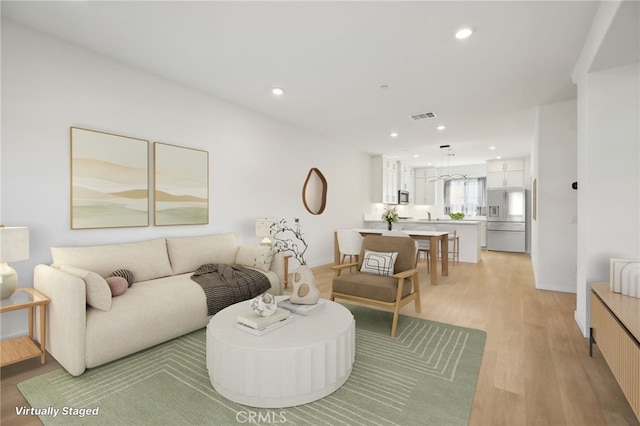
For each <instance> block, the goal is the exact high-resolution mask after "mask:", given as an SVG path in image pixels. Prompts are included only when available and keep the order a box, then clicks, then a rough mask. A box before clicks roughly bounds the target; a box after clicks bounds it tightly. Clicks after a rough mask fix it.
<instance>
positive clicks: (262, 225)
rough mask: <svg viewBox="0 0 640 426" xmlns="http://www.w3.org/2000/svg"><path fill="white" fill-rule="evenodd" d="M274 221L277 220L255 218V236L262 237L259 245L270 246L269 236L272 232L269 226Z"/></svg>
mask: <svg viewBox="0 0 640 426" xmlns="http://www.w3.org/2000/svg"><path fill="white" fill-rule="evenodd" d="M276 222H277V221H276V220H275V219H267V218H263V219H256V237H264V238H263V239H262V242H261V243H260V245H262V246H269V247H271V240H270V239H269V237H270V236H271V233H272V229H271V227H272V226H273V224H275V223H276Z"/></svg>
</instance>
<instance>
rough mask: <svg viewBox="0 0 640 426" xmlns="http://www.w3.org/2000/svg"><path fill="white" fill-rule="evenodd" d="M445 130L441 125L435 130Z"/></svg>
mask: <svg viewBox="0 0 640 426" xmlns="http://www.w3.org/2000/svg"><path fill="white" fill-rule="evenodd" d="M446 128H447V127H446V126H443V125H440V126H438V127H437V129H438V130H444V129H446Z"/></svg>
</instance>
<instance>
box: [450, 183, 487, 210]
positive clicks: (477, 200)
mask: <svg viewBox="0 0 640 426" xmlns="http://www.w3.org/2000/svg"><path fill="white" fill-rule="evenodd" d="M486 182H487V179H486V178H483V177H481V178H471V179H451V180H447V181H445V182H444V212H445V213H446V214H449V213H457V212H462V213H464V215H465V216H485V215H486V200H485V194H486Z"/></svg>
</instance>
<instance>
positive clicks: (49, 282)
mask: <svg viewBox="0 0 640 426" xmlns="http://www.w3.org/2000/svg"><path fill="white" fill-rule="evenodd" d="M51 254H52V258H53V263H52V265H38V266H36V268H35V271H34V287H35V288H36V289H37V290H38V291H40V292H41V293H43V294H45V295H46V296H47V297H48V298H49V299H50V300H51V302H50V304H49V308H48V317H47V334H48V337H47V341H46V346H47V350H48V351H49V353H50V354H51V355H53V357H54V358H55V359H56V360H57V361H58V362H59V363H60V364H61V365H62V366H63V367H64V368H65V369H66V370H67V371H68V372H69V373H70V374H72V375H74V376H78V375H80V374H82V373H83V372H84V371H85V369H86V368H92V367H96V366H99V365H102V364H105V363H107V362H109V361H113V360H115V359H118V358H121V357H123V356H125V355H129V354H131V353H134V352H137V351H140V350H142V349H145V348H148V347H151V346H153V345H156V344H159V343H162V342H165V341H167V340H170V339H173V338H175V337H178V336H181V335H183V334H186V333H189V332H191V331H194V330H197V329H199V328H202V327H204V326H206V325H207V323H208V321H209V319H210V318H211V317H210V316H208V315H207V302H206V297H205V294H204V291H203V289H202V287H201V286H200V285H199V284H198V283H196V282H194V281H193V280H192V279H191V278H190V277H191V275H192V274H193V271H195V270H196V269H198V268H199V267H200V266H202V265H204V264H208V263H213V264H225V265H234V264H239V265H244V266H248V267H250V268H251V269H254V270H258V271H260V272H261V273H263V274H264V275H266V276H267V278H268V279H269V282H270V284H271V289H270V290H269V292H270V293H273V294H276V295H278V294H281V293H282V287H283V282H284V258H283V256H282V254H279V253H271V250H270V249H269V248H265V247H261V246H257V245H256V246H246V245H239V244H238V243H237V241H236V236H235V234H233V233H227V234H219V235H207V236H198V237H183V238H160V239H154V240H149V241H142V242H137V243H128V244H115V245H104V246H93V247H65V248H52V249H51ZM121 269H126V270H129V271H131V272H132V273H133V275H134V278H135V283H134V284H133V285H131V287H129V288H128V289H127V291H126V292H125V293H124V294H122V295H120V296H117V297H111V290H110V289H109V287H108V284H107V286H106V289H107V290H105V284H106V281H105V280H104V279H105V278H107V277H109V276H110V275H111V274H112V273H113V272H114V271H116V270H121ZM105 291H108V293H105ZM96 306H98V307H96Z"/></svg>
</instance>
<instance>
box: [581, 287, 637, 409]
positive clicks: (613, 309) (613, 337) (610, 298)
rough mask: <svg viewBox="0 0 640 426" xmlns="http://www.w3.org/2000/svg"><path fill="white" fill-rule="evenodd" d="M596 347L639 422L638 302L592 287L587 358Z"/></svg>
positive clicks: (605, 288) (603, 288)
mask: <svg viewBox="0 0 640 426" xmlns="http://www.w3.org/2000/svg"><path fill="white" fill-rule="evenodd" d="M594 343H595V344H596V345H598V348H599V349H600V352H601V353H602V356H603V357H604V359H605V361H606V362H607V365H608V366H609V368H610V369H611V372H612V373H613V375H614V377H615V378H616V380H617V382H618V384H619V385H620V388H621V389H622V392H623V393H624V395H625V397H626V398H627V401H629V404H630V405H631V409H632V410H633V412H634V413H635V414H636V417H637V418H638V420H640V299H638V298H635V297H631V296H625V295H623V294H620V293H614V292H612V291H610V290H609V283H606V282H601V283H593V284H592V285H591V328H590V338H589V354H590V355H591V354H592V345H593V344H594Z"/></svg>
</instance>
